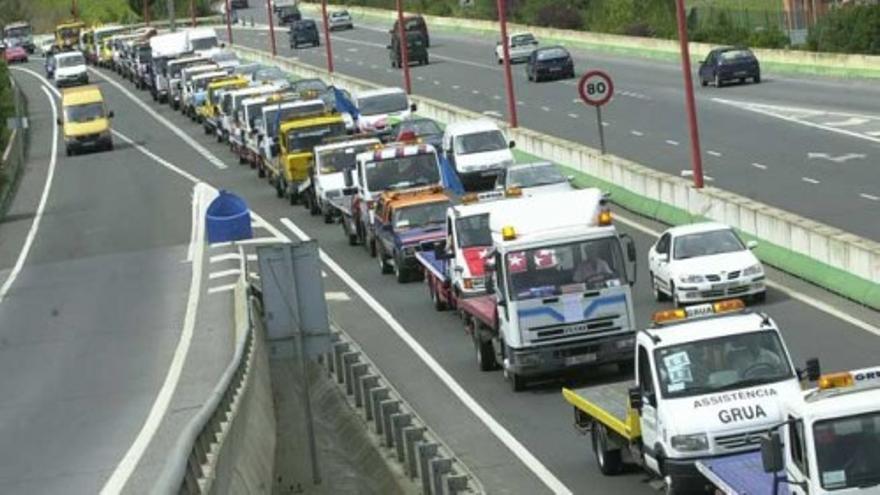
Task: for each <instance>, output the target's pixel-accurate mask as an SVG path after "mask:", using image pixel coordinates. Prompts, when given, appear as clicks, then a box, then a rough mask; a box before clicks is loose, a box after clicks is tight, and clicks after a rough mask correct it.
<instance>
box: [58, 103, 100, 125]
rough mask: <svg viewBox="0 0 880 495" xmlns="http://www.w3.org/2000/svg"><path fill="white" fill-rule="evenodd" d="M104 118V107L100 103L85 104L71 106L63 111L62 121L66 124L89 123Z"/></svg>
mask: <svg viewBox="0 0 880 495" xmlns="http://www.w3.org/2000/svg"><path fill="white" fill-rule="evenodd" d="M103 117H104V105H103V104H101V103H87V104H85V105H73V106H69V107H66V108H65V109H64V120H66V121H67V122H76V123H82V122H91V121H93V120H98V119H100V118H103Z"/></svg>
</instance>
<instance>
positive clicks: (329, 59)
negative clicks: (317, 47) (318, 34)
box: [321, 0, 333, 74]
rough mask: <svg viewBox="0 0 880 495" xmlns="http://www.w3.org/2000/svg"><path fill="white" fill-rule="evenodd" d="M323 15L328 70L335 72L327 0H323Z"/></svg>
mask: <svg viewBox="0 0 880 495" xmlns="http://www.w3.org/2000/svg"><path fill="white" fill-rule="evenodd" d="M321 15H322V16H323V17H324V42H325V43H326V45H327V72H329V73H331V74H333V47H332V46H331V43H330V24H328V23H327V0H321Z"/></svg>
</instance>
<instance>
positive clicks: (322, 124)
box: [267, 112, 346, 204]
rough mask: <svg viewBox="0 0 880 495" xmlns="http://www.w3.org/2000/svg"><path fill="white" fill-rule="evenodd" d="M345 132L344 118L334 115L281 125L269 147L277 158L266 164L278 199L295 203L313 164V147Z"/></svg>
mask: <svg viewBox="0 0 880 495" xmlns="http://www.w3.org/2000/svg"><path fill="white" fill-rule="evenodd" d="M345 133H346V129H345V119H343V118H342V115H341V114H339V113H336V112H327V113H323V114H319V115H308V116H304V117H300V118H297V119H293V120H288V121H286V122H283V123H282V124H281V126H280V127H279V129H278V143H277V144H273V145H272V146H273V147H274V148H276V149H273V150H272V154H273V155H276V156H277V159H276V160H275V161H274V162H272V161H269V162H268V167H267V168H268V170H267V172H268V174H269V182H270V183H271V184H273V185H274V186H275V192H276V193H277V194H278V197H279V198H284V197H286V198H288V199H289V200H290V204H296V203H297V202H298V201H299V198H300V196H301V195H302V191H301V190H300V186H302V185H304V184H307V183H308V178H309V167H311V166H312V163H313V162H314V159H315V155H314V148H315V146H318V145H320V144H322V143H323V141H324V139H326V138H331V137H335V136H341V135H343V134H345Z"/></svg>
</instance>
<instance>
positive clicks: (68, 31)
mask: <svg viewBox="0 0 880 495" xmlns="http://www.w3.org/2000/svg"><path fill="white" fill-rule="evenodd" d="M58 35H59V36H61V38H63V39H67V38H79V28H72V27H69V28H61V29H59V30H58Z"/></svg>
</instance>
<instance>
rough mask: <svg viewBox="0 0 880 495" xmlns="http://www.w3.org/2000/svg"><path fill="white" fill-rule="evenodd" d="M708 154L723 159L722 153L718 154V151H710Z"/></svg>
mask: <svg viewBox="0 0 880 495" xmlns="http://www.w3.org/2000/svg"><path fill="white" fill-rule="evenodd" d="M706 154H708V155H711V156H714V157H716V158H721V156H722V155H721V153H720V152H718V151H712V150H708V151H706Z"/></svg>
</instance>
